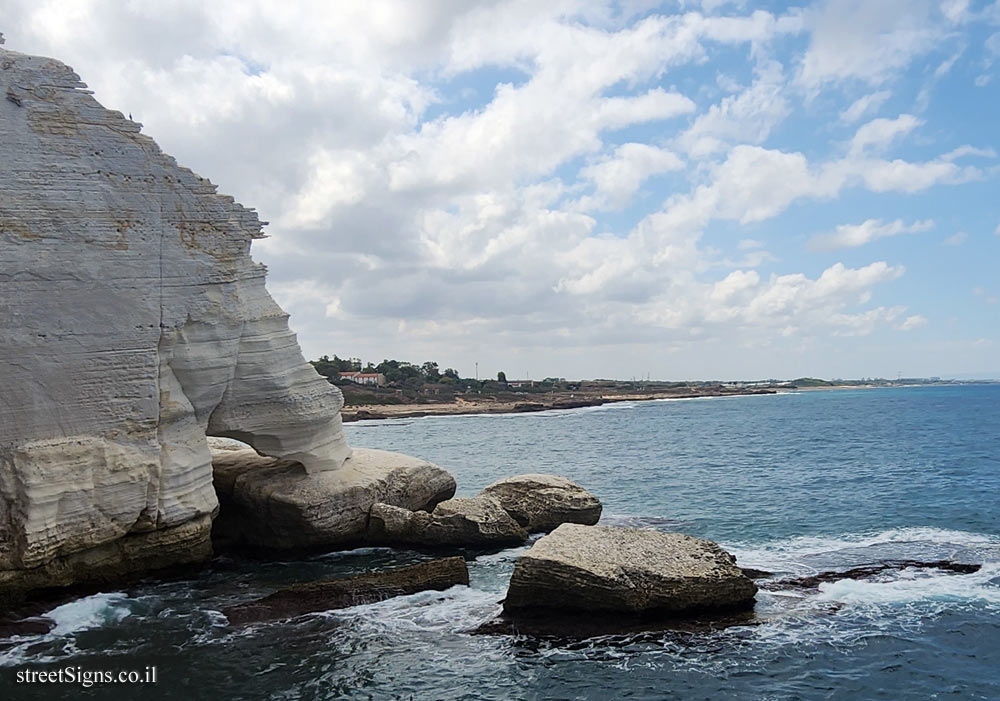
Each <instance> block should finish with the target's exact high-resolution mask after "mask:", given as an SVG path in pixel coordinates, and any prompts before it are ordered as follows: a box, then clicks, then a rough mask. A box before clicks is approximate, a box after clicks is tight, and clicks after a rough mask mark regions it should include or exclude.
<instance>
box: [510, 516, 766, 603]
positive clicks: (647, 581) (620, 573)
mask: <svg viewBox="0 0 1000 701" xmlns="http://www.w3.org/2000/svg"><path fill="white" fill-rule="evenodd" d="M756 593H757V586H756V585H755V584H754V583H753V581H752V580H751V579H749V578H748V577H746V576H745V575H744V574H743V572H742V570H740V568H739V567H737V566H736V558H734V557H733V556H732V555H730V554H729V553H727V552H726V551H725V550H723V549H722V548H720V547H719V546H718V545H717V544H715V543H713V542H711V541H708V540H702V539H700V538H692V537H691V536H687V535H682V534H680V533H661V532H659V531H652V530H644V529H638V528H617V527H613V526H581V525H578V524H571V523H567V524H564V525H562V526H559V528H557V529H555V530H554V531H552V533H550V534H548V535H546V536H543V537H542V538H540V539H539V540H538V541H537V542H536V543H535V544H534V545H533V546H532V547H531V549H530V550H528V552H526V553H524V554H523V555H521V556H520V557H519V558H518V559H517V562H516V564H515V566H514V574H513V576H512V577H511V580H510V588H509V589H508V591H507V599H506V601H505V602H504V611H505V612H507V613H512V612H513V613H517V612H521V611H529V612H530V611H532V610H535V611H538V610H545V611H552V610H567V609H568V610H576V611H590V612H605V613H613V612H624V613H640V612H642V613H648V612H654V613H660V614H670V615H677V614H690V613H696V612H703V611H727V610H728V611H733V610H740V609H748V608H751V607H752V606H753V602H754V595H755V594H756Z"/></svg>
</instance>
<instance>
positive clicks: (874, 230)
mask: <svg viewBox="0 0 1000 701" xmlns="http://www.w3.org/2000/svg"><path fill="white" fill-rule="evenodd" d="M933 226H934V222H933V221H932V220H930V219H926V220H923V221H915V222H913V223H912V224H904V223H903V220H902V219H896V220H895V221H891V222H883V221H882V220H881V219H866V220H865V221H863V222H861V223H860V224H841V225H840V226H838V227H837V228H836V229H835V230H834V231H833V232H832V233H829V234H820V235H819V236H814V237H813V238H812V239H810V241H809V247H810V248H812V249H813V250H818V251H832V250H835V249H838V248H857V247H858V246H863V245H865V244H866V243H870V242H872V241H875V240H876V239H881V238H885V237H887V236H897V235H899V234H912V233H917V232H920V231H927V230H928V229H930V228H931V227H933Z"/></svg>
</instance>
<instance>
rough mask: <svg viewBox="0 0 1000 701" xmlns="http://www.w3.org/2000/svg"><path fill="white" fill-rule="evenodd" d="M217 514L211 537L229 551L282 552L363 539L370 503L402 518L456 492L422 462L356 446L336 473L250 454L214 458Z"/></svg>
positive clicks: (222, 453)
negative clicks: (385, 506) (232, 548)
mask: <svg viewBox="0 0 1000 701" xmlns="http://www.w3.org/2000/svg"><path fill="white" fill-rule="evenodd" d="M214 469H215V486H216V489H217V490H218V492H219V499H220V501H221V504H222V505H221V509H220V514H219V517H218V519H217V520H216V537H217V538H220V539H223V540H225V541H228V542H229V543H230V544H233V545H244V546H249V547H254V548H264V549H274V550H289V549H316V548H330V547H339V546H345V545H351V544H357V543H360V542H366V541H367V535H368V526H369V512H370V511H371V509H372V506H373V505H375V504H377V503H384V504H390V505H392V506H394V507H399V508H400V509H401V510H403V511H405V512H406V513H412V512H414V511H418V510H431V509H434V507H435V506H436V505H437V504H438V503H439V502H442V501H444V500H446V499H449V498H450V497H451V496H452V495H454V493H455V480H454V478H453V477H452V476H451V475H450V474H448V473H447V472H446V471H444V470H442V469H441V468H440V467H438V466H436V465H434V464H432V463H429V462H427V461H425V460H420V459H418V458H413V457H410V456H408V455H401V454H399V453H392V452H389V451H385V450H373V449H366V448H357V449H355V450H354V452H353V454H352V456H351V457H350V458H349V459H348V460H347V461H346V462H345V463H344V466H343V467H342V468H341V469H340V470H336V471H334V472H322V473H316V474H311V473H308V472H306V471H305V469H303V467H302V466H301V465H299V464H298V463H295V462H293V461H289V460H278V459H275V458H268V457H263V456H260V455H258V454H257V453H256V452H254V451H253V450H219V451H216V452H215V454H214Z"/></svg>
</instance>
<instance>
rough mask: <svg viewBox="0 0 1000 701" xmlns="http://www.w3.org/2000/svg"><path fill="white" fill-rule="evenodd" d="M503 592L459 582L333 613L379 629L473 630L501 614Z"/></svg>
mask: <svg viewBox="0 0 1000 701" xmlns="http://www.w3.org/2000/svg"><path fill="white" fill-rule="evenodd" d="M502 598H503V592H502V591H499V592H498V591H489V590H483V589H474V588H472V587H467V586H462V585H456V586H454V587H451V588H450V589H446V590H445V591H423V592H419V593H417V594H410V595H408V596H397V597H394V598H392V599H386V600H385V601H379V602H376V603H373V604H364V605H362V606H354V607H352V608H349V609H341V610H340V611H336V612H332V613H335V614H336V615H337V616H338V617H343V618H345V619H350V620H352V621H353V622H354V623H355V624H356V625H358V626H360V627H371V628H375V629H378V630H379V631H382V632H385V631H402V630H411V631H413V630H422V631H438V632H441V631H449V632H461V631H466V630H470V629H472V628H475V627H476V626H479V625H481V624H483V623H485V622H486V621H489V620H491V619H492V618H494V617H495V616H497V615H498V614H499V613H500V610H501V608H502V607H501V605H500V603H499V602H500V600H501V599H502Z"/></svg>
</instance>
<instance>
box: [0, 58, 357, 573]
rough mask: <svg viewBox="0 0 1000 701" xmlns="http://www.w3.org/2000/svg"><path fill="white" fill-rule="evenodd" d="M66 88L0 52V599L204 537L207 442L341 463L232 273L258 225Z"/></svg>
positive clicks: (307, 378)
mask: <svg viewBox="0 0 1000 701" xmlns="http://www.w3.org/2000/svg"><path fill="white" fill-rule="evenodd" d="M84 88H85V86H84V84H83V83H82V82H80V79H79V77H78V76H77V75H76V74H74V73H73V71H72V70H71V69H70V68H68V67H67V66H65V65H64V64H62V63H59V62H58V61H55V60H52V59H48V58H40V57H35V56H27V55H24V54H20V53H17V52H14V51H8V50H6V49H3V48H0V93H3V94H5V95H6V99H3V100H0V153H2V154H3V167H2V168H0V367H2V368H3V371H2V372H3V378H2V379H3V388H2V391H0V588H8V589H23V588H25V587H27V586H37V585H43V584H44V585H48V584H52V583H57V582H58V583H65V582H69V581H74V580H75V579H76V578H77V577H84V576H89V574H88V573H96V572H98V571H99V570H101V569H102V568H104V569H105V570H106V571H107V570H115V569H122V568H132V567H139V568H145V567H147V566H148V565H150V564H156V563H157V562H158V560H157V558H152V560H150V561H147V559H146V558H145V556H138V555H137V556H135V557H133V556H132V555H131V554H129V553H128V552H126V550H128V549H129V548H131V546H129V545H126V543H140V542H141V543H145V544H146V545H148V546H150V547H152V546H151V544H152V543H154V542H156V541H157V538H158V537H162V538H164V539H166V540H167V541H169V540H170V536H168V535H167V534H168V533H171V532H175V533H178V532H181V531H182V530H183V529H184V527H187V528H189V529H193V530H195V531H197V532H198V533H199V534H201V535H200V536H199V537H201V536H204V534H205V533H207V526H205V524H206V523H207V521H208V519H209V518H210V516H211V515H212V514H213V513H214V512H215V510H216V508H217V506H218V502H217V499H216V494H215V491H214V489H213V484H212V467H211V456H210V453H209V449H208V446H207V444H206V441H205V436H206V434H211V435H217V436H229V437H232V438H236V439H238V440H241V441H243V442H245V443H248V444H250V445H252V446H253V447H254V448H256V449H257V450H259V451H260V452H262V453H264V454H267V455H272V456H275V457H277V458H282V459H286V460H294V461H296V462H297V463H300V464H301V465H303V466H304V468H305V471H307V472H310V473H319V472H324V471H330V470H334V471H336V470H338V469H339V468H340V466H341V465H342V463H343V462H344V460H345V459H346V458H347V457H348V456H349V455H350V449H349V447H348V446H347V444H346V443H345V441H344V439H343V435H342V430H341V417H340V413H339V412H340V408H341V406H342V404H343V400H342V397H341V394H340V392H339V390H337V389H336V388H335V387H333V386H331V385H330V384H329V383H328V382H326V381H325V380H324V379H323V378H321V377H319V375H317V373H316V372H315V371H314V370H313V368H312V367H311V366H309V365H308V364H307V363H306V362H305V361H304V359H303V357H302V354H301V352H300V350H299V347H298V345H297V343H296V339H295V335H294V334H293V333H292V332H291V331H290V330H289V328H288V323H287V315H286V314H285V313H284V312H283V311H282V310H281V309H280V308H279V307H278V305H277V304H276V303H275V302H274V300H272V299H271V297H270V296H269V295H268V293H267V291H266V290H265V288H264V276H265V268H264V266H262V265H259V264H257V263H255V262H254V261H253V260H252V259H251V257H250V245H251V242H252V241H253V239H256V238H261V237H262V236H263V234H262V233H261V222H260V221H259V220H258V218H257V215H256V214H255V213H254V211H253V210H251V209H247V208H244V207H242V206H241V205H239V204H237V203H236V202H234V201H233V199H232V198H231V197H227V196H223V195H219V194H217V193H216V187H215V186H214V185H213V184H212V183H210V182H209V181H208V180H206V179H204V178H202V177H200V176H198V175H196V174H195V173H193V172H191V171H190V170H188V169H186V168H182V167H180V166H178V165H177V163H176V162H175V161H174V159H172V158H171V157H170V156H168V155H166V154H164V153H163V152H162V151H160V149H159V148H158V147H157V145H156V144H155V143H154V142H153V140H152V139H150V138H148V137H146V136H144V135H142V134H141V133H139V132H140V125H139V124H136V123H134V122H132V121H130V120H128V119H125V118H124V117H123V116H122V114H121V113H120V112H114V111H110V110H107V109H104V108H103V107H102V106H101V105H100V104H99V103H98V102H97V101H96V100H95V99H94V98H93V97H92V96H91V95H90V93H89V91H87V90H84ZM177 529H181V530H177ZM157 533H162V534H163V535H162V536H157V535H155V534H157ZM119 542H120V543H121V545H116V543H119ZM199 542H200V543H207V541H206V540H204V538H203V539H202V540H201V541H199ZM143 547H146V546H143ZM158 547H159V548H160V549H161V550H162V552H163V554H164V556H163V558H162V559H163V560H171V559H175V558H173V556H171V555H169V546H168V545H167V544H166V543H164V544H161V545H160V546H158ZM153 549H154V550H155V549H156V548H153ZM188 551H189V552H188V554H187V555H186V556H185V557H187V558H189V559H190V558H193V557H195V556H196V555H197V556H204V555H205V554H207V553H208V550H207V548H205V547H203V546H202V545H198V546H193V547H190V548H188ZM113 553H118V556H119V557H120V559H119V561H118V563H117V564H115V563H113V562H112V560H113V559H114V555H113ZM98 562H99V563H102V564H101V565H100V566H97V565H94V564H93V563H98ZM92 565H93V566H92Z"/></svg>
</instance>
